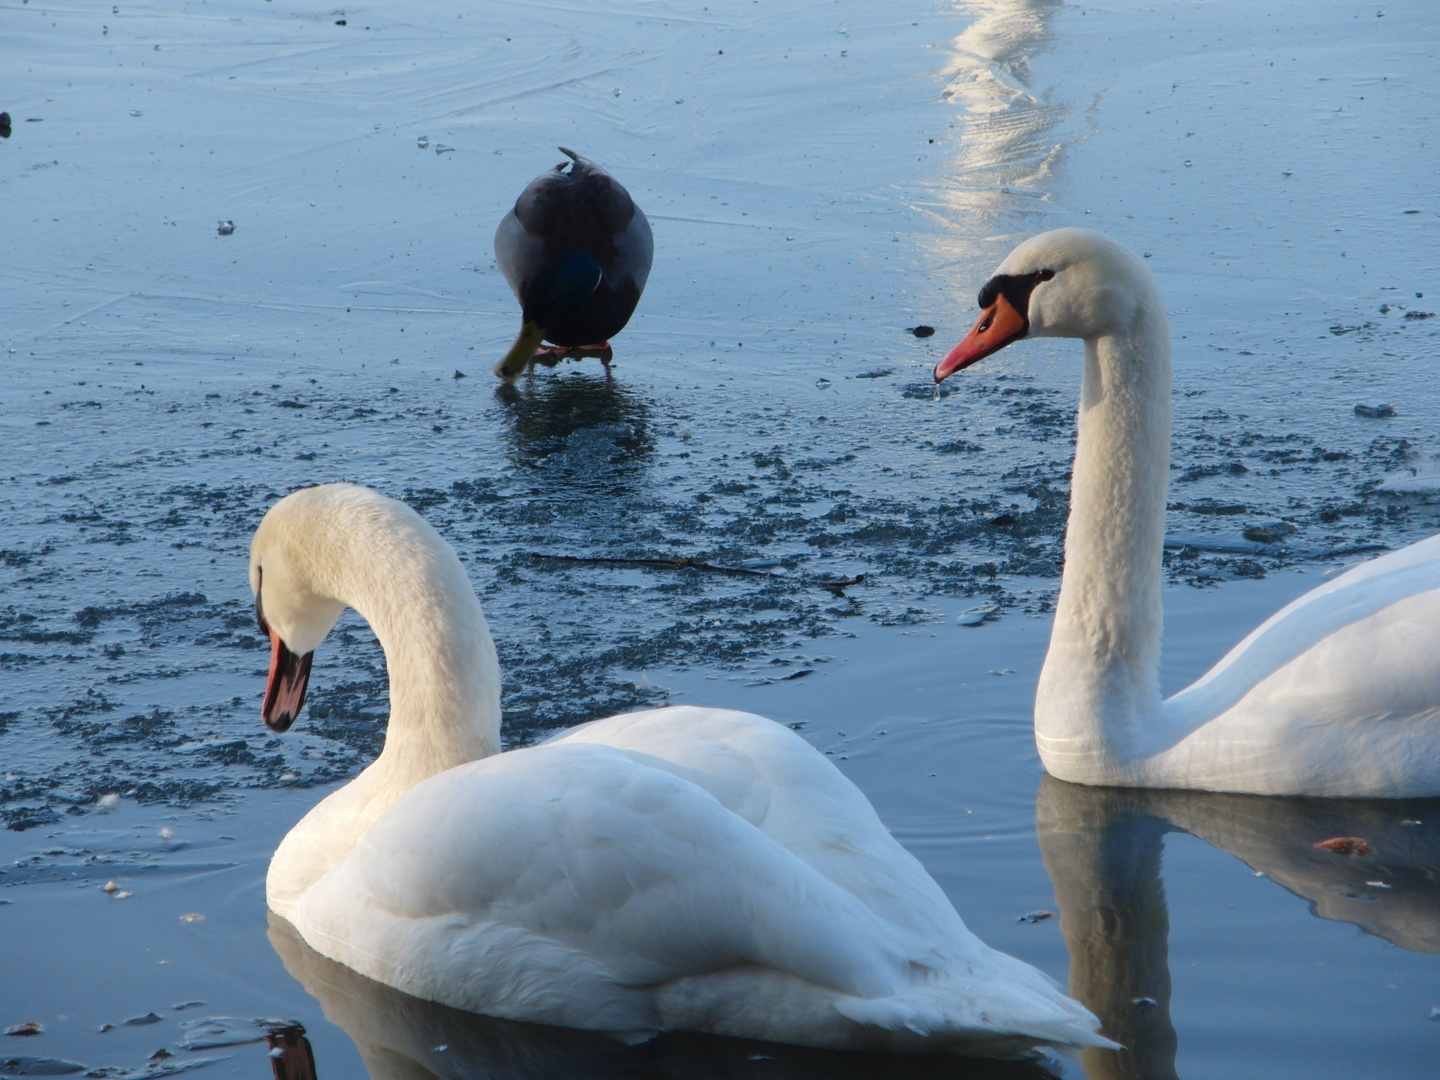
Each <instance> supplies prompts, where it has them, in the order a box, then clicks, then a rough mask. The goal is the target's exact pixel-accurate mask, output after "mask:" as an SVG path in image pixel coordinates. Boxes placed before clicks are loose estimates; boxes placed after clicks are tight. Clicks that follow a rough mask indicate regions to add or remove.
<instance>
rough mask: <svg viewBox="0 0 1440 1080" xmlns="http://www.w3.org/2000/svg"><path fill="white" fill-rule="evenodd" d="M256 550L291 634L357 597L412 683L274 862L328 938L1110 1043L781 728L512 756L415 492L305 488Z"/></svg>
mask: <svg viewBox="0 0 1440 1080" xmlns="http://www.w3.org/2000/svg"><path fill="white" fill-rule="evenodd" d="M251 551H252V554H251V567H252V585H254V586H255V587H256V590H257V597H258V598H259V600H260V602H261V604H262V606H263V617H264V619H265V621H266V622H267V623H268V625H269V629H270V632H271V633H272V636H278V637H279V638H280V639H282V640H283V641H284V643H285V645H286V646H288V647H289V648H290V649H292V650H296V651H309V650H311V649H313V647H314V646H315V645H317V644H318V643H319V641H320V640H321V639H323V637H324V636H325V634H326V633H328V631H329V628H330V626H331V625H332V624H333V622H334V620H335V618H336V617H338V614H339V612H340V610H341V609H342V608H343V607H344V606H346V605H349V606H353V607H355V608H356V609H357V610H358V611H360V613H361V614H362V615H364V616H365V617H366V618H367V619H368V620H369V621H370V624H371V626H372V627H373V629H374V630H375V632H376V635H377V637H378V638H379V639H380V642H381V644H382V646H383V647H384V649H385V653H386V659H387V665H388V668H389V673H390V686H391V715H390V726H389V730H388V732H387V735H386V743H385V749H384V751H383V752H382V753H381V754H380V756H379V758H378V759H377V760H376V761H375V762H374V764H372V765H371V766H370V767H369V768H368V769H366V770H365V771H364V772H363V773H361V774H360V776H358V777H357V778H356V779H355V780H354V781H353V782H351V783H350V784H349V785H347V786H346V787H344V788H341V789H340V790H339V791H336V792H335V793H333V794H332V795H330V796H329V797H328V798H326V799H325V800H324V801H322V802H321V803H320V804H319V805H318V806H316V807H315V808H314V809H313V810H311V811H310V813H309V814H307V815H306V817H305V818H304V819H303V820H302V821H301V822H300V823H299V824H298V825H297V826H295V828H294V829H293V830H292V831H291V832H290V833H289V835H287V836H286V837H285V839H284V841H283V842H282V843H281V845H280V847H279V849H278V850H277V851H276V853H275V856H274V859H273V860H272V862H271V864H270V872H269V877H268V879H267V882H266V894H267V898H268V900H269V903H270V906H271V908H272V909H273V910H274V911H275V912H276V913H277V914H279V915H282V916H284V917H285V918H286V919H287V920H289V921H290V922H291V923H292V924H294V926H295V927H296V928H297V930H298V931H299V932H300V934H301V936H302V937H303V938H304V939H305V940H306V942H308V943H309V944H310V945H311V946H312V947H313V948H314V949H316V950H317V951H318V952H320V953H322V954H324V955H325V956H328V957H330V958H331V959H334V960H337V961H339V962H341V963H343V964H345V965H347V966H349V967H351V968H353V969H355V970H356V971H359V972H361V973H362V974H365V975H368V976H370V977H371V978H373V979H376V980H378V981H380V982H383V983H386V984H388V985H390V986H394V987H397V988H398V989H401V990H404V991H406V992H408V993H410V994H413V995H415V996H417V997H422V998H426V999H429V1000H432V1001H439V1002H442V1003H444V1004H447V1005H451V1006H454V1007H457V1008H461V1009H467V1010H470V1011H472V1012H481V1013H486V1014H489V1015H493V1016H500V1017H506V1018H511V1019H520V1020H529V1021H536V1022H541V1023H549V1024H557V1025H565V1026H571V1027H581V1028H591V1029H597V1030H608V1031H622V1032H636V1031H654V1030H657V1029H678V1030H693V1031H706V1032H713V1033H718V1034H728V1035H740V1036H747V1037H751V1038H760V1039H770V1040H775V1041H783V1042H791V1043H799V1044H804V1045H811V1046H822V1047H836V1048H888V1049H901V1050H942V1049H948V1048H959V1049H964V1050H967V1051H971V1052H979V1053H995V1054H1001V1055H1006V1054H1013V1053H1016V1052H1018V1051H1021V1050H1024V1049H1026V1048H1028V1047H1030V1046H1033V1045H1034V1044H1036V1043H1037V1042H1050V1043H1060V1044H1074V1045H1082V1046H1083V1045H1109V1044H1108V1042H1107V1040H1104V1039H1103V1038H1101V1037H1100V1036H1098V1035H1096V1034H1095V1029H1096V1027H1097V1022H1096V1021H1095V1019H1094V1017H1093V1016H1091V1015H1090V1014H1089V1013H1088V1012H1086V1011H1085V1010H1084V1009H1083V1008H1081V1007H1080V1006H1079V1005H1077V1004H1076V1003H1075V1002H1073V1001H1071V1000H1070V999H1069V998H1067V997H1065V996H1064V995H1063V994H1062V993H1061V992H1060V991H1059V990H1058V989H1057V988H1056V987H1055V985H1054V984H1053V983H1052V982H1051V980H1050V979H1049V978H1048V977H1047V976H1045V975H1043V974H1042V973H1040V972H1039V971H1037V970H1036V969H1034V968H1032V967H1030V966H1029V965H1027V964H1024V963H1022V962H1020V961H1018V960H1015V959H1014V958H1012V957H1009V956H1006V955H1005V954H1003V953H999V952H996V951H994V950H993V949H990V948H989V947H987V946H986V945H985V944H984V943H982V942H981V941H980V940H979V939H977V938H976V937H975V936H974V935H973V934H971V933H970V932H969V931H968V930H967V929H966V928H965V925H964V923H963V922H962V921H961V919H960V917H959V915H957V914H956V912H955V909H954V908H953V907H952V906H951V904H950V902H949V901H948V900H947V898H946V897H945V895H944V893H943V892H942V891H941V890H940V888H939V886H937V885H936V884H935V882H934V881H933V880H932V879H931V878H930V876H929V875H928V874H926V872H925V870H924V868H923V867H921V865H920V863H919V862H918V861H916V859H915V858H914V857H913V856H911V855H910V854H909V853H908V852H906V851H905V849H904V848H902V847H901V846H900V845H899V844H898V843H896V841H895V840H894V839H893V838H892V837H891V836H890V834H889V833H888V832H887V831H886V829H885V827H884V825H883V824H881V822H880V820H879V818H878V817H877V816H876V814H875V811H874V810H873V808H872V807H871V806H870V804H869V802H867V801H866V799H865V797H864V796H863V795H862V794H861V793H860V791H859V790H858V789H857V788H855V786H854V785H853V784H851V783H850V782H849V781H848V780H846V779H845V778H844V777H843V776H842V775H841V774H840V773H839V772H838V771H837V770H836V769H835V768H834V767H833V766H832V765H831V764H830V763H829V762H828V761H826V759H825V758H824V757H823V756H822V755H821V754H819V753H818V752H816V751H815V750H814V749H813V748H811V747H810V746H809V745H808V744H807V743H805V742H804V740H802V739H801V738H800V737H799V736H797V735H796V734H794V733H793V732H791V731H790V730H788V729H786V728H784V727H782V726H780V725H778V724H775V723H773V722H771V721H769V720H765V719H763V718H761V717H758V716H754V715H751V714H748V713H741V712H733V711H726V710H717V709H699V708H686V707H678V708H668V709H658V710H654V711H650V712H641V713H633V714H629V715H624V716H615V717H611V718H609V719H606V720H599V721H595V722H593V723H590V724H587V725H584V726H582V727H579V728H576V729H573V730H571V731H568V732H566V733H565V734H563V735H562V736H560V737H558V738H555V739H552V740H550V741H549V742H546V743H542V744H540V745H538V746H532V747H529V748H526V749H521V750H512V751H510V752H508V753H498V752H497V751H498V749H499V727H500V704H499V692H498V688H499V680H498V670H497V665H496V660H495V653H494V647H493V645H492V643H491V640H490V636H489V632H488V630H487V629H486V627H485V621H484V616H483V615H482V614H481V611H480V606H479V603H478V602H477V601H476V599H475V596H474V593H473V591H472V590H471V588H470V586H469V582H468V580H467V579H466V575H465V571H464V569H463V567H462V566H461V565H460V562H459V560H458V559H456V558H455V555H454V553H453V552H452V551H451V550H450V549H449V547H448V546H447V545H446V544H445V543H444V541H443V540H441V539H440V537H439V536H438V534H436V533H435V532H434V530H433V529H431V528H430V527H429V526H428V525H426V524H425V523H424V522H423V521H422V520H421V519H420V518H419V517H418V516H417V515H416V514H415V513H414V512H413V511H411V510H409V509H408V508H407V507H405V506H403V505H402V504H400V503H396V502H393V501H392V500H389V499H385V498H383V497H381V496H379V495H376V494H375V493H373V492H370V491H368V490H366V489H364V488H358V487H354V486H351V485H328V486H326V487H321V488H311V489H307V490H305V491H300V492H296V493H295V494H292V495H290V496H288V497H287V498H286V499H284V500H282V501H281V502H280V503H279V504H277V505H276V506H275V507H274V508H273V509H272V510H271V511H270V513H269V514H268V515H267V516H266V519H265V521H264V522H263V523H262V524H261V527H260V529H259V530H258V531H257V533H256V538H255V541H254V544H253V545H252V549H251ZM277 655H278V654H277ZM297 708H298V706H297Z"/></svg>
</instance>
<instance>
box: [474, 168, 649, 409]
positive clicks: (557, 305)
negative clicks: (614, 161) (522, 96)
mask: <svg viewBox="0 0 1440 1080" xmlns="http://www.w3.org/2000/svg"><path fill="white" fill-rule="evenodd" d="M560 152H561V153H562V154H564V155H566V156H567V157H569V158H570V159H571V160H570V161H563V162H561V163H560V164H559V165H556V166H555V168H553V169H549V170H547V171H546V172H543V173H541V174H540V175H539V176H537V177H536V178H535V179H534V180H532V181H531V182H530V183H529V185H528V186H527V187H526V188H525V190H524V191H522V192H521V193H520V198H518V199H516V200H515V206H514V209H512V210H511V211H510V212H509V213H507V214H506V215H505V216H504V217H503V218H502V219H501V220H500V225H499V227H498V228H496V230H495V261H496V262H497V263H499V264H500V271H501V273H503V274H504V275H505V280H506V282H508V283H509V285H510V290H511V291H512V292H513V293H514V294H515V296H516V298H517V299H518V300H519V301H520V306H521V308H522V319H523V323H522V325H521V328H520V335H519V336H518V337H517V338H516V339H515V344H514V345H512V346H511V347H510V351H509V352H508V353H506V354H505V356H504V358H503V359H501V361H500V362H499V363H498V364H496V365H495V374H496V375H498V376H500V377H501V378H502V379H504V380H505V381H506V382H513V381H514V380H515V379H516V378H517V377H518V376H519V375H520V373H521V372H522V371H524V370H526V368H528V367H529V366H531V365H532V364H534V363H543V364H548V365H553V364H555V363H558V362H559V360H560V359H561V358H562V357H565V356H598V357H600V358H601V359H602V360H603V361H604V362H605V363H606V364H609V362H610V342H609V340H608V339H609V338H611V337H613V336H614V335H616V334H618V333H619V332H620V331H621V330H623V329H624V328H625V324H626V323H627V322H629V321H630V316H631V315H632V314H634V311H635V305H636V304H638V303H639V302H640V294H641V293H642V292H644V291H645V281H646V279H647V278H648V277H649V276H650V263H651V259H652V258H653V256H654V251H655V244H654V240H653V238H652V237H651V233H650V222H649V220H648V219H647V218H646V217H645V214H644V212H643V211H641V209H640V208H639V207H638V206H636V205H635V201H634V200H633V199H631V198H630V193H629V192H628V191H626V190H625V189H624V188H623V187H621V186H620V183H619V182H618V181H617V180H616V179H615V178H614V177H613V176H611V175H610V174H609V173H608V172H606V171H605V170H604V169H602V168H601V167H600V166H599V165H596V164H595V162H593V161H591V160H590V159H589V158H585V157H581V156H580V155H579V154H577V153H575V151H573V150H566V149H565V147H563V146H562V147H560ZM567 167H568V169H569V171H568V172H567V171H566V169H567ZM544 341H551V342H554V345H553V346H548V345H542V344H541V343H542V342H544Z"/></svg>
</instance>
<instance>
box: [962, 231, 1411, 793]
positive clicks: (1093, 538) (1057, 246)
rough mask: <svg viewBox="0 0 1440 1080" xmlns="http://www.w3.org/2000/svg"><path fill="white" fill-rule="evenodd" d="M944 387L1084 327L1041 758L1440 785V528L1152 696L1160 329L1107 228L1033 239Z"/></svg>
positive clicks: (1161, 322)
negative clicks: (1195, 675)
mask: <svg viewBox="0 0 1440 1080" xmlns="http://www.w3.org/2000/svg"><path fill="white" fill-rule="evenodd" d="M980 307H981V308H982V309H983V311H982V314H981V316H980V319H979V320H978V321H977V322H976V323H975V326H974V328H973V329H972V330H971V331H970V333H969V334H968V335H967V336H966V338H965V340H964V341H962V342H961V343H960V344H959V345H957V346H956V347H955V348H954V349H952V350H951V351H950V353H949V354H948V355H947V356H946V357H945V359H944V360H942V361H941V362H940V363H939V365H937V367H936V368H935V379H936V381H937V382H938V381H939V380H941V379H944V378H945V377H946V376H948V375H950V374H952V373H953V372H955V371H958V370H959V369H961V368H963V367H965V366H967V365H969V364H972V363H974V362H975V361H976V360H979V359H980V358H981V357H984V356H988V355H989V354H990V353H992V352H995V351H996V350H997V349H1001V348H1003V347H1004V346H1006V345H1008V344H1009V343H1010V342H1012V341H1015V340H1017V339H1019V338H1022V337H1027V336H1029V337H1042V336H1044V337H1077V338H1081V339H1083V340H1084V342H1085V373H1084V377H1083V379H1082V382H1081V386H1080V411H1079V417H1078V421H1077V434H1076V442H1075V468H1074V471H1073V474H1072V479H1071V488H1070V521H1069V526H1068V528H1067V531H1066V534H1065V571H1064V575H1063V577H1062V579H1061V585H1060V599H1059V601H1058V603H1057V605H1056V610H1055V628H1054V630H1053V631H1052V633H1051V636H1050V651H1049V652H1048V653H1047V655H1046V657H1045V666H1044V668H1043V669H1042V671H1041V673H1040V684H1039V688H1038V690H1037V693H1036V697H1035V742H1036V745H1037V746H1038V747H1039V750H1040V758H1041V760H1042V761H1043V762H1044V763H1045V768H1046V769H1047V770H1049V772H1050V773H1051V774H1052V775H1054V776H1057V777H1059V778H1061V779H1062V780H1071V781H1075V782H1077V783H1082V784H1113V785H1117V786H1130V787H1174V788H1196V789H1201V790H1208V791H1242V792H1251V793H1254V794H1260V795H1322V796H1369V797H1379V798H1398V797H1404V796H1434V795H1440V660H1437V658H1440V536H1435V537H1431V538H1429V539H1427V540H1422V541H1420V542H1419V543H1417V544H1412V545H1411V546H1409V547H1407V548H1403V549H1401V550H1399V551H1395V552H1392V553H1391V554H1389V555H1385V556H1384V557H1382V558H1379V559H1375V560H1373V561H1371V562H1368V563H1365V564H1364V565H1362V566H1358V567H1356V568H1355V569H1353V570H1350V571H1349V572H1348V573H1345V574H1343V575H1341V576H1339V577H1337V578H1336V579H1335V580H1333V581H1330V582H1327V583H1326V584H1324V585H1322V586H1320V587H1319V588H1318V589H1314V590H1313V591H1311V592H1309V593H1306V594H1305V595H1304V596H1302V597H1301V598H1300V599H1298V600H1296V601H1295V602H1294V603H1292V604H1290V605H1288V606H1287V607H1285V608H1283V609H1281V610H1280V611H1279V612H1277V613H1276V614H1275V615H1273V616H1272V617H1271V618H1270V619H1268V620H1267V621H1266V622H1264V623H1263V624H1262V625H1261V626H1260V627H1259V628H1258V629H1256V630H1255V631H1254V632H1253V633H1251V634H1250V636H1249V637H1247V638H1245V640H1244V641H1242V642H1240V644H1238V645H1237V646H1235V648H1234V649H1232V650H1231V651H1230V653H1229V654H1228V655H1226V656H1225V658H1224V659H1222V660H1221V661H1220V662H1219V663H1218V664H1216V665H1215V667H1213V668H1212V669H1211V670H1210V671H1209V672H1208V673H1207V674H1206V675H1204V676H1203V677H1202V678H1200V679H1199V680H1198V681H1196V682H1195V683H1193V684H1191V685H1190V686H1189V687H1187V688H1186V689H1184V690H1182V691H1181V692H1180V693H1178V694H1176V695H1175V696H1174V697H1172V698H1169V699H1168V700H1165V701H1162V700H1161V699H1160V690H1159V676H1158V662H1159V653H1160V629H1161V610H1160V559H1161V549H1162V545H1163V543H1164V534H1165V488H1166V482H1167V479H1168V475H1169V467H1170V331H1169V324H1168V322H1167V320H1166V317H1165V307H1164V304H1163V303H1162V301H1161V299H1160V294H1159V292H1158V291H1157V289H1156V287H1155V281H1154V279H1153V278H1152V277H1151V276H1150V271H1149V270H1148V269H1147V268H1146V267H1145V264H1144V262H1143V261H1142V260H1140V259H1138V258H1136V257H1135V255H1134V254H1133V253H1132V252H1130V251H1128V250H1126V249H1125V248H1123V247H1121V246H1120V245H1119V244H1117V243H1115V242H1114V241H1113V240H1110V239H1109V238H1108V237H1105V236H1102V235H1101V234H1099V233H1096V232H1091V231H1088V230H1085V229H1057V230H1055V231H1053V232H1047V233H1042V234H1041V235H1039V236H1036V237H1033V238H1031V239H1030V240H1027V241H1025V243H1023V244H1021V245H1020V246H1019V247H1018V248H1016V249H1015V250H1014V251H1013V252H1011V253H1010V255H1009V256H1008V257H1007V258H1006V259H1005V261H1004V262H1002V263H1001V264H1000V266H999V268H998V269H997V270H996V272H995V276H994V277H992V278H991V279H990V281H989V282H988V283H987V284H986V285H985V287H984V288H983V289H982V290H981V291H980Z"/></svg>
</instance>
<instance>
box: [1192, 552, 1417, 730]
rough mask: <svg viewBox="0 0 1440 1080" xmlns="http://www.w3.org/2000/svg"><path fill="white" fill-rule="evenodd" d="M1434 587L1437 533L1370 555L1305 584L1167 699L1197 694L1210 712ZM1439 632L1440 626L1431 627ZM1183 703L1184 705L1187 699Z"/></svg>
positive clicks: (1223, 707)
mask: <svg viewBox="0 0 1440 1080" xmlns="http://www.w3.org/2000/svg"><path fill="white" fill-rule="evenodd" d="M1436 589H1440V536H1431V537H1428V538H1427V539H1424V540H1421V541H1420V542H1419V543H1415V544H1411V545H1409V546H1408V547H1404V548H1401V549H1400V550H1399V551H1392V552H1390V553H1389V554H1388V555H1383V556H1381V557H1380V558H1378V559H1371V560H1369V561H1368V562H1364V563H1361V564H1360V565H1359V566H1356V567H1353V568H1351V569H1350V570H1347V571H1346V572H1345V573H1343V574H1340V575H1338V576H1337V577H1336V578H1334V580H1332V581H1328V582H1326V583H1325V584H1323V585H1320V586H1317V587H1316V588H1314V589H1311V590H1310V591H1309V592H1307V593H1306V594H1305V595H1304V596H1301V597H1299V598H1298V599H1296V600H1294V601H1292V602H1290V603H1289V604H1287V605H1285V607H1283V608H1281V609H1280V610H1279V611H1277V612H1276V613H1275V614H1274V615H1272V616H1270V618H1268V619H1266V620H1265V621H1264V622H1263V623H1261V624H1260V625H1259V626H1257V627H1256V628H1255V629H1254V630H1252V631H1251V632H1250V633H1249V634H1248V635H1246V637H1245V638H1244V640H1242V641H1241V642H1239V643H1238V644H1237V645H1236V646H1235V647H1234V648H1233V649H1231V650H1230V651H1229V652H1228V653H1226V654H1225V656H1224V658H1223V659H1221V661H1220V662H1219V663H1218V664H1216V665H1215V666H1214V667H1213V668H1211V669H1210V670H1209V671H1208V672H1206V673H1205V674H1204V675H1202V676H1201V677H1200V678H1199V679H1197V680H1196V681H1195V682H1193V683H1191V684H1190V685H1189V686H1188V687H1186V688H1185V689H1184V690H1182V691H1181V692H1180V693H1179V694H1176V695H1175V697H1174V698H1172V699H1171V701H1172V702H1174V703H1175V704H1176V705H1177V706H1178V705H1181V704H1182V703H1187V702H1188V699H1189V696H1190V695H1195V696H1196V698H1197V699H1198V697H1199V696H1201V695H1203V696H1204V697H1205V698H1206V702H1207V707H1209V708H1211V709H1213V710H1214V711H1213V712H1212V713H1211V715H1216V714H1218V713H1219V712H1221V711H1223V710H1224V709H1226V708H1229V707H1230V706H1231V705H1233V704H1234V703H1235V702H1236V701H1238V700H1239V699H1240V697H1241V696H1242V695H1243V694H1244V693H1245V692H1246V691H1247V690H1249V689H1250V688H1251V687H1253V686H1254V685H1255V684H1256V683H1257V682H1259V681H1260V680H1261V679H1262V678H1264V677H1265V676H1267V675H1269V674H1270V673H1271V672H1274V671H1276V670H1278V669H1279V668H1280V667H1282V666H1283V665H1285V664H1287V663H1289V662H1290V661H1291V660H1293V659H1295V658H1296V657H1298V656H1299V655H1300V654H1301V653H1304V652H1306V651H1307V650H1309V649H1312V648H1314V647H1316V646H1317V645H1318V644H1319V643H1320V642H1321V641H1322V640H1324V639H1325V638H1327V637H1329V636H1330V635H1331V634H1334V633H1335V632H1336V631H1338V630H1341V629H1343V628H1344V627H1346V626H1348V625H1350V624H1351V623H1355V622H1359V621H1360V620H1361V619H1367V618H1370V617H1372V616H1374V615H1376V614H1378V613H1380V612H1381V611H1383V610H1385V609H1386V608H1388V607H1390V606H1391V605H1393V604H1395V603H1398V602H1399V601H1401V600H1405V599H1407V598H1409V597H1412V596H1417V595H1419V594H1421V593H1426V592H1431V591H1433V590H1436ZM1437 632H1440V628H1437ZM1187 707H1188V704H1187Z"/></svg>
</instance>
